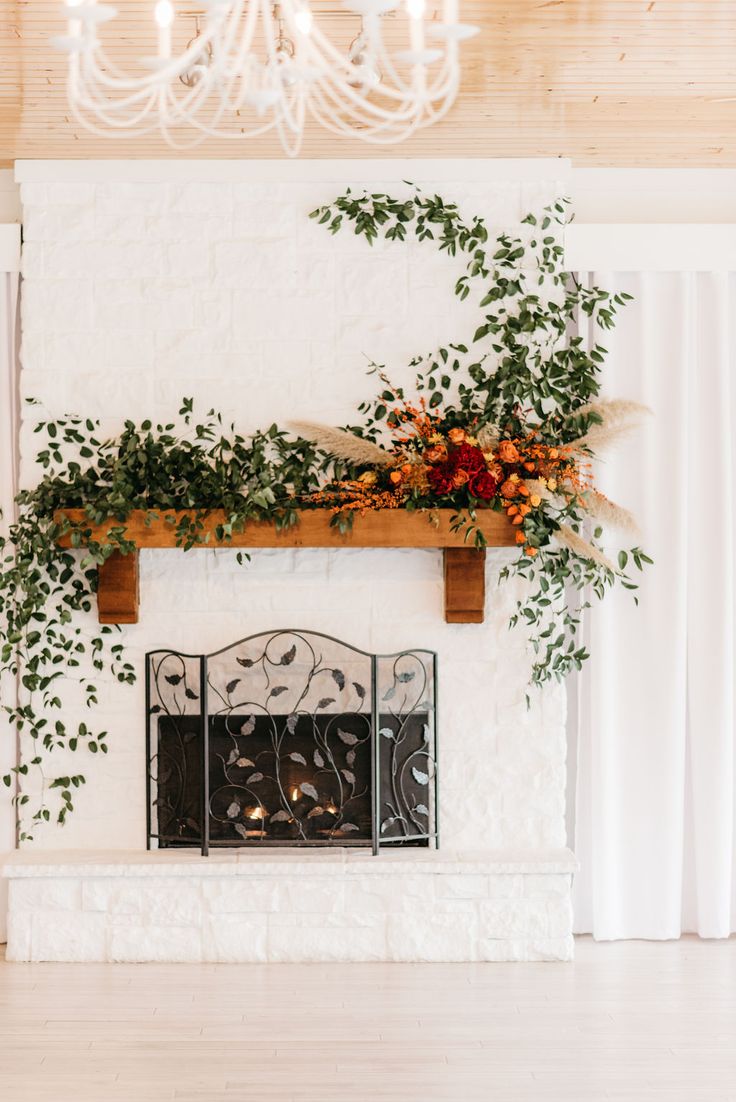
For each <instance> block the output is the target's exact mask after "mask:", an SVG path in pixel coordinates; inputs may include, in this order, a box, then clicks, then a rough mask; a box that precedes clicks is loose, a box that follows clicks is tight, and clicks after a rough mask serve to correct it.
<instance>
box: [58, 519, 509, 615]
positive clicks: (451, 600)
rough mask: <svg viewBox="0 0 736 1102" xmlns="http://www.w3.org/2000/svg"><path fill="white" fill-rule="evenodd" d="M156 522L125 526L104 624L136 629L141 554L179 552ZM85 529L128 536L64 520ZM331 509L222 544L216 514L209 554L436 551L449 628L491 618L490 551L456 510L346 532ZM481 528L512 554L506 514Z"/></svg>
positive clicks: (101, 587) (252, 526) (107, 585)
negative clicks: (469, 538)
mask: <svg viewBox="0 0 736 1102" xmlns="http://www.w3.org/2000/svg"><path fill="white" fill-rule="evenodd" d="M180 516H181V514H171V519H168V520H167V519H166V517H163V516H159V517H156V518H155V519H154V518H152V517H150V516H147V514H146V513H145V512H134V513H131V515H130V516H129V517H128V518H127V520H126V522H125V535H126V538H127V539H129V540H130V541H131V542H132V543H134V544H135V546H136V550H135V551H132V552H131V553H130V554H128V555H121V554H119V553H118V552H117V551H116V552H114V553H113V554H112V555H111V556H110V558H109V559H108V560H107V561H106V562H105V563H104V565H103V566H101V567H100V568H99V572H98V587H97V604H98V609H99V619H100V623H101V624H136V623H137V622H138V603H139V599H138V548H156V547H176V546H177V543H176V522H177V520H178V519H179V517H180ZM65 518H66V519H68V520H71V521H73V522H75V523H78V524H80V525H81V526H82V527H83V528H84V529H86V532H85V535H86V538H88V539H91V540H96V541H98V542H104V540H105V538H106V533H107V532H108V531H109V529H110V528H111V527H116V528H117V529H118V530H119V529H120V522H118V521H115V520H110V521H106V522H103V523H102V524H98V525H91V524H90V523H89V520H88V519H87V517H86V515H85V513H84V510H82V509H69V510H66V511H65V512H59V513H57V514H56V520H57V521H58V522H59V523H61V522H62V521H63V520H64V519H65ZM332 519H333V518H332V514H331V513H330V511H329V510H327V509H308V510H304V511H302V512H301V513H300V514H299V523H298V524H296V525H294V526H293V527H291V528H287V529H282V530H277V529H276V527H275V525H274V524H272V523H271V522H268V521H253V522H252V523H249V524H247V525H246V527H245V528H244V529H243V531H242V532H234V533H233V535H232V539H231V540H230V541H226V542H218V540H217V538H216V529H217V527H218V525H221V524H223V523H224V522H225V520H226V518H225V516H224V515H223V514H222V513H216V512H213V513H211V514H209V515H208V516H207V517H206V518H205V521H204V524H203V528H202V535H208V536H209V541H208V542H207V543H205V544H203V545H201V546H204V547H205V548H206V547H209V548H214V547H218V546H220V547H223V546H224V547H233V548H244V547H245V548H257V547H328V548H335V547H417V548H418V547H435V548H442V550H443V552H444V578H445V620H446V622H447V623H448V624H482V623H483V618H484V613H485V589H486V583H485V560H486V553H485V551H484V550H477V549H475V548H472V547H468V546H467V545H466V543H465V538H464V537H465V532H464V531H462V530H460V531H457V530H456V528H455V527H454V524H455V523H456V521H455V510H453V509H436V510H435V511H434V512H433V513H432V514H431V515H428V514H427V513H422V512H419V511H416V512H412V511H409V510H399V509H379V510H376V511H375V512H372V513H366V514H365V516H356V517H355V519H354V524H353V528H352V530H351V531H349V532H340V531H339V530H338V529H337V528H335V527H333V526H332V524H331V521H332ZM475 524H476V526H477V527H478V528H480V529H481V531H482V532H483V535H484V536H485V538H486V541H487V546H489V547H511V546H513V545H514V544H515V531H514V529H513V528H512V526H511V524H510V523H509V521H508V519H507V517H506V516H505V515H504V514H503V513H496V512H494V511H493V510H491V509H488V510H479V511H478V513H477V519H476V521H475ZM59 543H60V544H61V545H62V546H64V547H69V546H71V536H70V534H67V535H65V536H62V537H61V538H60V540H59Z"/></svg>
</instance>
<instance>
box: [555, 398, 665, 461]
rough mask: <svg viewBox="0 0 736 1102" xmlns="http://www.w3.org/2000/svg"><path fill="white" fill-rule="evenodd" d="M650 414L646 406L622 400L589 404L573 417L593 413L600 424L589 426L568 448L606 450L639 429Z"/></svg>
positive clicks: (576, 411)
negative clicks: (598, 418)
mask: <svg viewBox="0 0 736 1102" xmlns="http://www.w3.org/2000/svg"><path fill="white" fill-rule="evenodd" d="M651 412H652V411H651V410H650V409H649V407H648V406H643V405H641V403H640V402H627V401H624V400H623V399H612V400H610V401H605V402H589V403H588V404H587V405H585V406H580V408H579V409H576V410H575V416H576V417H579V416H581V415H585V414H588V413H595V414H597V415H598V416H599V417H600V418H601V422H602V423H601V424H596V425H591V426H590V428H589V429H588V431H587V432H586V433H585V435H584V436H581V437H579V438H578V439H577V440H573V441H572V443H571V444H570V445H568V446H569V447H572V448H590V449H591V450H592V451H600V450H602V449H603V448H608V447H610V446H611V445H613V444H616V443H618V441H619V440H621V439H623V437H625V436H628V434H629V433H630V432H633V431H634V429H637V428H639V426H640V425H641V424H642V422H643V421H644V418H645V417H649V416H651Z"/></svg>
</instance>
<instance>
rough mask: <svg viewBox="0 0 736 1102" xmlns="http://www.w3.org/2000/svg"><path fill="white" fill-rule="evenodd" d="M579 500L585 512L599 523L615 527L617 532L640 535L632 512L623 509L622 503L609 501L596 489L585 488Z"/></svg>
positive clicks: (637, 536) (636, 536)
mask: <svg viewBox="0 0 736 1102" xmlns="http://www.w3.org/2000/svg"><path fill="white" fill-rule="evenodd" d="M580 501H581V504H582V506H583V508H584V509H585V511H586V513H588V515H589V516H591V517H593V518H594V519H595V520H599V521H600V522H601V524H603V525H606V526H608V527H611V528H616V529H617V530H618V531H619V532H628V533H629V534H630V535H632V536H634V537H635V538H637V539H638V538H639V537H640V535H641V532H640V530H639V525H638V524H637V522H636V518H635V517H634V515H633V513H630V512H629V510H628V509H624V507H623V505H617V504H616V502H615V501H611V500H610V498H607V497H606V496H605V494H601V493H599V492H598V491H597V490H586V491H585V493H583V494H582V495H581V496H580Z"/></svg>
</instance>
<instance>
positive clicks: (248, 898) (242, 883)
mask: <svg viewBox="0 0 736 1102" xmlns="http://www.w3.org/2000/svg"><path fill="white" fill-rule="evenodd" d="M278 894H279V882H278V879H277V878H276V877H263V876H261V877H257V876H254V877H250V876H249V877H243V879H242V880H241V879H236V880H233V879H230V880H219V879H217V880H206V881H205V882H204V883H203V885H202V900H203V905H204V909H205V911H207V912H208V913H210V914H212V915H219V914H244V915H249V914H256V913H262V914H270V913H271V912H272V911H275V910H276V908H277V905H278Z"/></svg>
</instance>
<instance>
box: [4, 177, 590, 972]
mask: <svg viewBox="0 0 736 1102" xmlns="http://www.w3.org/2000/svg"><path fill="white" fill-rule="evenodd" d="M566 171H567V166H566V162H563V161H554V162H488V161H482V160H477V161H463V162H459V161H455V162H454V161H437V162H422V161H414V162H410V163H402V162H395V161H383V162H381V161H361V162H339V161H323V162H303V163H299V164H291V163H286V162H227V163H225V162H213V161H209V162H204V161H192V162H130V163H122V162H81V161H80V162H56V163H55V162H22V163H20V164H19V165H18V167H17V176H18V178H19V179H20V181H21V185H22V186H21V194H22V201H23V221H24V252H23V276H24V283H23V301H22V322H23V338H22V391H23V397H24V398H25V397H34V398H36V399H38V400H39V401H40V403H41V406H40V409H41V410H42V411H43V412H44V413H45V412H48V413H50V414H51V415H54V416H58V415H61V414H63V413H66V412H77V413H81V414H84V415H88V416H96V417H100V418H101V419H102V422H103V429H104V430H108V431H111V432H112V431H117V430H118V429H119V428H120V427H121V423H122V421H123V419H125V418H128V417H130V418H134V419H139V420H142V419H144V418H150V419H151V420H153V421H154V422H156V421H162V422H166V421H169V420H171V419H172V418H173V416H174V415H175V414H176V411H177V409H178V408H179V404H180V399H181V398H182V397H183V396H193V397H194V398H195V401H196V404H197V405H198V406H199V408H200V410H201V411H202V412H206V410H207V409H209V408H210V407H212V406H214V407H215V408H217V409H219V410H221V411H222V412H223V413H224V414H225V416H226V417H227V418H232V419H233V420H234V421H235V422H236V424H237V426H238V428H239V429H241V430H245V431H247V430H250V429H254V428H256V427H263V426H266V425H268V424H270V423H271V422H272V421H276V422H279V423H281V424H284V423H285V422H287V421H288V420H289V419H290V418H295V419H312V420H320V421H324V422H327V423H333V424H342V423H345V422H346V421H348V420H350V419H351V418H352V419H354V418H355V408H356V406H357V404H358V402H360V401H361V400H362V399H364V398H366V397H368V396H370V395H371V394H372V388H373V380H371V379H370V378H368V377H366V374H365V368H366V365H367V361H366V356H369V357H371V358H374V359H376V360H378V361H380V362H384V363H385V364H386V366H387V370H388V372H389V374H390V375H391V376H392V377H393V378H395V379H396V380H397V382H400V383H404V384H406V383H407V382H408V381H409V380H410V378H411V369H410V368H409V367H408V366H407V365H408V361H409V359H410V358H411V356H412V355H414V354H415V353H417V352H420V351H428V350H429V349H430V348H432V347H433V346H436V345H438V344H440V343H442V342H446V341H458V340H462V339H465V340H469V339H470V337H471V336H472V332H473V328H474V323H475V316H474V313H473V309H472V307H471V306H470V305H469V304H468V303H465V304H459V303H457V302H456V300H455V299H454V296H453V294H452V288H453V284H454V280H455V277H456V275H457V273H458V270H459V262H458V261H453V260H451V259H449V258H447V257H446V256H444V255H438V254H437V253H436V251H435V250H434V249H433V247H432V246H431V244H427V243H425V244H422V245H418V244H415V243H412V244H410V245H408V246H407V245H404V246H401V245H390V246H386V245H382V244H380V243H379V244H377V245H376V246H374V247H373V249H369V248H368V246H367V245H366V243H365V242H364V241H363V240H362V239H356V238H355V237H353V236H352V234H350V233H347V232H346V233H342V234H338V235H337V236H336V237H331V236H330V235H329V234H327V233H326V232H325V230H324V229H323V228H321V227H318V226H317V225H315V223H314V222H313V221H310V220H309V219H308V217H307V215H308V213H309V211H310V210H311V209H312V208H313V207H314V206H316V205H317V204H319V203H324V202H329V201H330V200H331V199H332V198H333V197H335V196H336V195H337V194H340V193H342V192H343V191H344V190H345V188H346V186H352V187H353V188H362V186H363V185H368V186H369V187H371V188H372V189H375V188H381V189H384V190H385V189H388V190H392V191H399V190H401V189H402V188H403V187H404V185H402V184H401V180H402V178H405V177H407V175H408V176H410V177H411V179H412V180H415V181H416V182H417V183H419V184H421V185H422V186H423V187H426V188H427V189H431V190H433V191H438V192H440V193H442V194H443V196H444V197H446V198H447V199H452V200H456V201H458V202H459V203H460V205H461V208H462V209H463V210H464V211H466V212H468V213H470V214H473V213H476V212H477V213H481V214H483V215H484V216H485V217H486V218H487V220H488V222H489V225H490V226H491V228H497V229H498V230H512V231H513V230H514V229H515V228H516V227H518V225H519V222H520V219H521V218H522V217H523V216H524V214H525V213H526V212H527V211H528V210H538V209H539V208H541V207H542V206H544V205H545V204H546V203H548V202H549V201H550V200H551V199H553V198H555V197H557V196H559V195H561V194H564V193H565V190H566V186H565V178H566ZM38 409H39V407H26V408H25V411H24V423H23V428H22V440H21V449H22V480H23V483H24V484H25V485H31V484H33V483H34V482H35V480H36V479H37V478H38V471H37V469H36V468H35V465H34V455H35V450H36V444H37V440H38V438H37V437H34V435H33V427H34V423H35V419H36V418H37V417H38V416H39V412H38ZM508 554H509V552H506V551H501V550H497V551H493V552H490V553H489V555H488V571H489V577H488V607H487V613H486V622H485V623H484V624H482V625H450V624H446V623H444V621H443V612H442V588H441V585H442V580H441V563H440V554H439V552H435V551H426V550H416V551H414V550H401V551H399V550H396V551H390V550H367V549H366V550H357V549H354V550H329V551H328V550H324V551H323V550H296V551H293V550H292V551H282V550H277V551H258V552H255V553H254V554H253V559H252V562H251V563H250V564H249V565H247V566H244V567H241V566H238V565H237V563H236V561H235V553H234V552H229V551H218V552H210V551H195V552H192V553H190V554H186V555H184V554H183V553H181V552H178V551H161V550H158V551H148V552H146V551H144V552H142V553H141V572H142V577H141V619H140V623H138V624H137V625H135V626H132V627H127V628H125V629H124V633H123V636H122V639H123V641H124V642H125V644H126V646H127V648H128V655H129V657H130V658H131V660H132V661H133V662H135V664H136V666H137V668H138V670H139V672H140V674H141V679H140V680H139V682H138V684H137V685H136V686H134V687H133V688H130V687H127V686H121V685H119V684H118V683H117V682H114V681H112V680H110V681H107V682H104V683H103V684H102V685H101V694H100V708H99V709H98V712H97V715H96V716H95V721H96V722H98V723H99V725H100V726H104V727H105V728H106V729H107V730H108V731H109V747H110V752H109V754H108V755H107V756H105V757H103V756H101V755H97V757H93V756H92V755H85V760H84V761H83V763H80V762H79V761H77V762H74V761H73V760H72V759H70V761H69V765H70V767H71V766H72V765H74V766H75V767H76V768H79V767H81V768H82V771H84V772H85V773H86V775H87V778H88V780H87V785H86V787H85V788H84V789H83V790H82V792H81V793H80V794H79V795H78V797H77V799H76V811H75V813H74V815H73V816H72V817H71V818H70V820H69V821H68V823H67V825H66V826H65V827H64V828H63V829H58V828H57V829H51V828H46V829H44V830H39V831H38V832H37V835H36V841H35V842H34V843H33V845H32V846H30V847H28V848H27V849H24V850H23V851H21V853H19V854H17V855H15V857H14V858H13V859H12V860H11V861H10V862H9V864H8V866H7V869H6V875H8V876H9V878H10V881H11V883H10V910H9V949H8V955H9V957H10V959H15V960H29V959H30V960H40V959H43V960H67V959H68V960H244V961H247V960H274V961H280V960H343V959H344V960H505V959H569V957H570V956H571V954H572V937H571V929H572V922H571V913H570V876H571V873H572V871H573V869H574V860H573V858H572V855H571V854H570V853H569V851H567V850H566V849H565V817H564V812H565V807H564V803H565V698H564V691H563V690H562V689H559V688H557V689H554V688H553V689H551V690H547V691H545V693H544V694H538V695H535V696H534V697H533V699H532V705H531V707H530V708H529V709H527V706H526V701H525V688H526V682H527V679H528V675H529V666H530V657H529V655H528V653H527V648H526V641H525V638H524V636H523V633H522V632H521V631H515V632H509V630H508V628H507V621H508V617H509V615H510V612H511V611H512V610H513V607H514V604H515V600H516V596H517V592H516V591H514V589H513V587H508V586H506V587H504V588H502V589H498V588H497V587H496V585H495V579H496V576H497V573H498V570H499V569H500V567H501V565H502V564H503V563H504V562H505V561H507V556H508ZM90 626H91V624H90ZM289 627H299V628H303V629H306V630H315V631H322V632H326V633H328V634H331V635H334V636H336V637H338V638H341V639H344V640H346V641H347V642H349V643H351V644H353V645H355V646H357V647H361V648H364V649H366V650H371V651H377V652H392V651H396V650H398V649H402V648H405V647H427V648H430V649H432V650H436V651H437V652H438V662H439V700H440V707H439V742H440V770H441V781H442V783H441V800H440V831H441V839H442V843H441V849H440V850H439V851H437V852H434V851H432V852H427V851H425V852H408V851H400V852H394V853H391V854H386V855H381V856H380V857H377V858H373V857H371V856H369V855H366V854H363V853H347V852H344V851H339V852H335V853H332V852H330V853H321V852H313V851H310V852H307V853H303V854H301V853H297V852H295V851H292V852H279V853H276V854H274V853H272V852H269V853H266V854H263V853H253V852H252V851H250V850H249V851H245V850H243V851H239V852H238V853H232V852H230V853H227V854H216V855H214V856H212V857H210V858H209V859H204V858H200V857H198V856H196V855H195V854H188V853H186V854H183V853H182V852H181V851H178V852H176V853H175V854H173V855H172V852H171V851H167V852H163V851H161V852H157V853H151V854H146V852H145V827H146V814H145V770H146V763H145V751H144V739H145V723H144V700H143V692H144V690H143V681H142V673H143V658H144V655H145V653H146V651H148V650H152V649H154V648H157V647H160V646H171V647H174V648H179V649H182V650H189V651H190V652H191V651H196V652H197V653H200V652H208V651H214V650H216V649H218V648H219V647H222V646H225V645H227V644H229V643H231V642H232V641H233V640H235V639H238V638H240V637H242V636H245V635H250V634H253V633H255V632H259V631H268V630H270V629H276V628H289ZM65 706H66V708H67V711H68V715H69V718H70V719H71V720H72V721H73V720H74V719H75V718H78V719H85V720H87V719H89V718H90V717H89V715H88V714H85V709H84V704H83V701H81V700H80V699H79V698H78V695H77V694H76V693H75V689H74V686H71V685H70V686H67V693H66V698H65Z"/></svg>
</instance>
